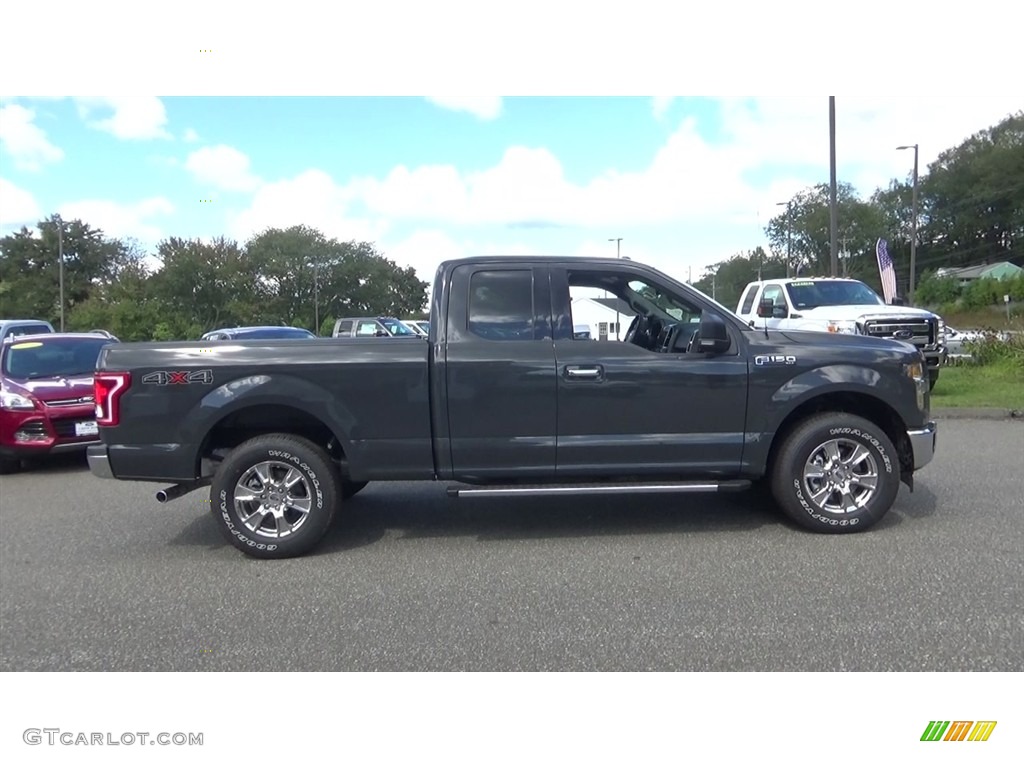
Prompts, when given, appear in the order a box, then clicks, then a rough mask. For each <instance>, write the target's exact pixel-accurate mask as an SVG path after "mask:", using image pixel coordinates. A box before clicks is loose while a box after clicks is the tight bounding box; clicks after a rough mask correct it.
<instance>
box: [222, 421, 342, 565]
mask: <svg viewBox="0 0 1024 768" xmlns="http://www.w3.org/2000/svg"><path fill="white" fill-rule="evenodd" d="M211 491H212V494H213V495H212V496H211V497H210V498H211V500H212V501H213V505H214V516H215V517H216V519H217V522H218V524H219V525H220V528H221V532H222V533H223V534H224V536H225V538H227V540H228V541H229V542H230V543H231V544H232V545H233V546H235V547H237V548H238V549H240V550H241V551H242V552H244V553H245V554H247V555H249V556H251V557H257V558H283V557H296V556H297V555H302V554H305V553H306V552H308V551H310V550H311V549H313V548H314V547H315V546H316V545H317V544H318V543H319V542H320V540H321V539H322V538H323V536H324V534H325V533H326V532H327V529H328V528H329V527H330V525H331V521H332V520H333V518H334V513H335V510H336V509H337V507H338V505H339V504H340V502H341V480H340V478H339V477H338V470H337V467H336V465H335V464H334V462H332V461H331V459H330V457H329V456H328V455H327V453H326V452H325V451H324V450H323V449H322V448H320V447H319V446H318V445H316V444H315V443H312V442H310V441H309V440H307V439H305V438H302V437H298V436H296V435H287V434H271V435H262V436H260V437H257V438H253V439H252V440H248V441H246V442H244V443H242V444H241V445H239V446H238V447H237V448H235V449H234V450H233V451H231V453H230V454H228V456H227V458H225V459H224V461H222V462H221V465H220V467H219V468H218V471H217V474H216V476H215V477H214V480H213V483H212V487H211Z"/></svg>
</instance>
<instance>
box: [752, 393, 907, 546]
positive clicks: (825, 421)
mask: <svg viewBox="0 0 1024 768" xmlns="http://www.w3.org/2000/svg"><path fill="white" fill-rule="evenodd" d="M899 470H900V466H899V459H898V457H897V454H896V449H895V447H894V446H893V444H892V441H891V440H890V439H889V437H888V436H887V435H886V434H885V432H883V431H882V430H881V429H879V428H878V427H877V426H876V425H874V424H872V423H871V422H870V421H867V420H866V419H862V418H860V417H859V416H853V415H851V414H845V413H827V414H821V415H817V416H812V417H810V418H808V419H807V420H806V421H804V422H803V423H801V424H799V425H798V426H797V427H796V428H795V429H793V431H792V432H790V433H789V435H788V436H787V437H786V438H785V442H784V443H783V444H782V448H781V450H780V451H779V453H778V457H777V460H776V462H775V466H774V467H773V468H772V493H773V494H774V496H775V500H776V501H777V502H778V504H779V506H780V507H781V508H782V511H783V512H785V513H786V515H787V516H788V517H790V518H791V519H792V520H794V521H796V522H797V523H799V524H800V525H802V526H804V527H805V528H808V529H810V530H812V531H819V532H824V533H853V532H855V531H863V530H866V529H867V528H870V527H871V526H872V525H874V524H875V523H877V522H878V521H879V520H881V519H882V518H883V517H884V516H885V514H886V513H887V512H888V511H889V508H890V507H892V505H893V502H894V501H895V500H896V494H897V493H898V492H899V482H900V478H899Z"/></svg>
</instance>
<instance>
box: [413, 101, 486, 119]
mask: <svg viewBox="0 0 1024 768" xmlns="http://www.w3.org/2000/svg"><path fill="white" fill-rule="evenodd" d="M427 101H429V102H430V103H432V104H436V105H437V106H439V107H443V108H444V109H451V110H454V111H456V112H469V113H470V114H471V115H475V116H476V117H478V118H480V119H481V120H494V119H495V118H496V117H498V115H500V114H501V97H500V96H427Z"/></svg>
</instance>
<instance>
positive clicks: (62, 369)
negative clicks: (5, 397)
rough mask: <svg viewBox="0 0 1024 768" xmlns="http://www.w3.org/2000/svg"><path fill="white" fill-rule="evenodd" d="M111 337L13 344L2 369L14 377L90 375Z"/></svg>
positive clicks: (41, 377) (45, 377)
mask: <svg viewBox="0 0 1024 768" xmlns="http://www.w3.org/2000/svg"><path fill="white" fill-rule="evenodd" d="M109 343H110V340H109V339H55V340H53V341H50V340H46V341H42V340H40V341H20V342H15V343H13V344H11V345H10V346H9V347H8V348H7V352H6V354H5V355H4V359H3V368H2V369H3V372H4V373H5V374H6V375H7V376H10V377H11V378H12V379H22V380H27V379H47V378H53V377H56V376H81V375H89V376H91V375H92V374H93V373H95V372H96V359H97V358H98V357H99V354H100V350H101V349H103V347H104V345H106V344H109Z"/></svg>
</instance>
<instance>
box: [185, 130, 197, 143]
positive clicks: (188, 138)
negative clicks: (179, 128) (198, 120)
mask: <svg viewBox="0 0 1024 768" xmlns="http://www.w3.org/2000/svg"><path fill="white" fill-rule="evenodd" d="M181 140H182V141H185V142H188V143H189V144H194V143H195V142H197V141H199V134H198V133H196V131H195V129H194V128H186V129H185V133H183V134H182V136H181Z"/></svg>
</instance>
